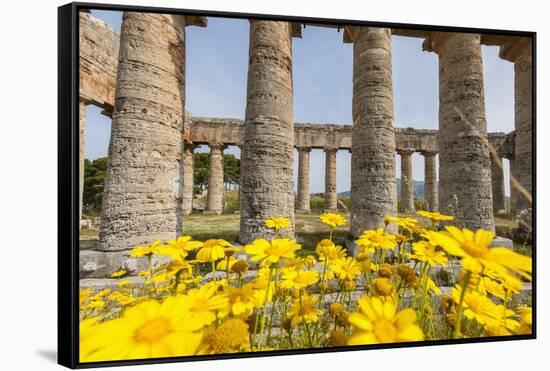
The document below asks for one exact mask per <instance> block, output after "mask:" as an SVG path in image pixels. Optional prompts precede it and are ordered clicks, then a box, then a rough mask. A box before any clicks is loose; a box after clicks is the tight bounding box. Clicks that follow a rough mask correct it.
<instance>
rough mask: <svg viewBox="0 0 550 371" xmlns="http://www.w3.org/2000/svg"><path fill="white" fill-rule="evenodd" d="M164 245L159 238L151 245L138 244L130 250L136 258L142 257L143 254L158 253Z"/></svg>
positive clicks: (131, 254)
mask: <svg viewBox="0 0 550 371" xmlns="http://www.w3.org/2000/svg"><path fill="white" fill-rule="evenodd" d="M162 247H163V245H162V243H161V241H160V240H157V241H155V242H153V243H152V244H151V246H136V247H134V248H133V249H132V251H130V256H132V257H134V258H140V257H142V256H151V255H153V254H156V253H158V252H159V251H160V250H161V249H162Z"/></svg>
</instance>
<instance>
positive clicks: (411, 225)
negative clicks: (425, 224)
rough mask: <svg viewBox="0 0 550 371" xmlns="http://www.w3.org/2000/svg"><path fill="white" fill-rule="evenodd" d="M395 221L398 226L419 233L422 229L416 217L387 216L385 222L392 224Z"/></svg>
mask: <svg viewBox="0 0 550 371" xmlns="http://www.w3.org/2000/svg"><path fill="white" fill-rule="evenodd" d="M391 222H395V223H396V224H397V225H398V226H400V227H402V228H404V229H406V230H408V231H409V232H413V233H419V232H420V231H421V230H422V229H421V228H420V227H419V226H418V220H416V219H415V218H401V217H397V216H387V217H385V218H384V223H386V224H390V223H391Z"/></svg>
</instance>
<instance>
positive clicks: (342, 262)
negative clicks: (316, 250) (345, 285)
mask: <svg viewBox="0 0 550 371" xmlns="http://www.w3.org/2000/svg"><path fill="white" fill-rule="evenodd" d="M330 268H331V270H332V271H333V272H334V274H335V275H336V276H337V277H338V278H339V279H340V280H342V281H344V280H349V281H352V280H354V279H355V277H357V276H358V275H360V274H361V265H360V264H359V263H357V261H356V260H355V259H353V258H349V257H348V258H342V259H337V260H336V261H334V263H333V264H332V265H331V267H330Z"/></svg>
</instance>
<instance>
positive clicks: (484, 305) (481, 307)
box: [451, 285, 513, 325]
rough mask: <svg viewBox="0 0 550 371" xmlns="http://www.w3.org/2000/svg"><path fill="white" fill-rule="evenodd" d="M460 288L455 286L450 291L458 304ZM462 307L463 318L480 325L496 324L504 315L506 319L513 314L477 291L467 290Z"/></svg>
mask: <svg viewBox="0 0 550 371" xmlns="http://www.w3.org/2000/svg"><path fill="white" fill-rule="evenodd" d="M461 292H462V287H461V286H460V285H457V286H455V287H453V289H452V290H451V295H452V296H453V299H454V300H455V302H457V303H459V302H460V295H461ZM462 305H463V307H464V316H465V317H466V318H468V319H474V320H476V321H477V322H478V323H479V324H482V325H494V324H497V323H498V322H499V321H500V320H501V319H502V318H503V317H504V314H505V313H506V317H508V316H509V315H510V314H513V312H512V311H510V310H506V311H505V310H504V306H503V305H497V304H495V303H494V302H493V301H492V300H491V299H489V298H488V297H487V296H485V295H483V294H481V293H479V292H478V291H472V290H467V291H466V294H465V295H464V301H463V303H462Z"/></svg>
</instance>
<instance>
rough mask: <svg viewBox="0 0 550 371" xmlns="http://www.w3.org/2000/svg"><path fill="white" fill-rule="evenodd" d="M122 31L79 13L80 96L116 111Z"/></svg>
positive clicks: (109, 110) (109, 111) (89, 102)
mask: <svg viewBox="0 0 550 371" xmlns="http://www.w3.org/2000/svg"><path fill="white" fill-rule="evenodd" d="M119 41H120V35H119V34H118V32H116V31H115V30H114V29H113V28H111V26H109V25H107V24H106V23H105V22H103V21H101V20H99V19H97V18H94V17H93V16H92V15H91V14H89V13H85V12H81V13H80V98H81V99H82V100H84V101H85V102H86V103H88V104H94V105H96V106H99V107H101V108H103V109H104V110H105V111H106V113H111V112H112V111H113V104H114V101H115V82H116V73H117V67H118V50H119Z"/></svg>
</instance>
